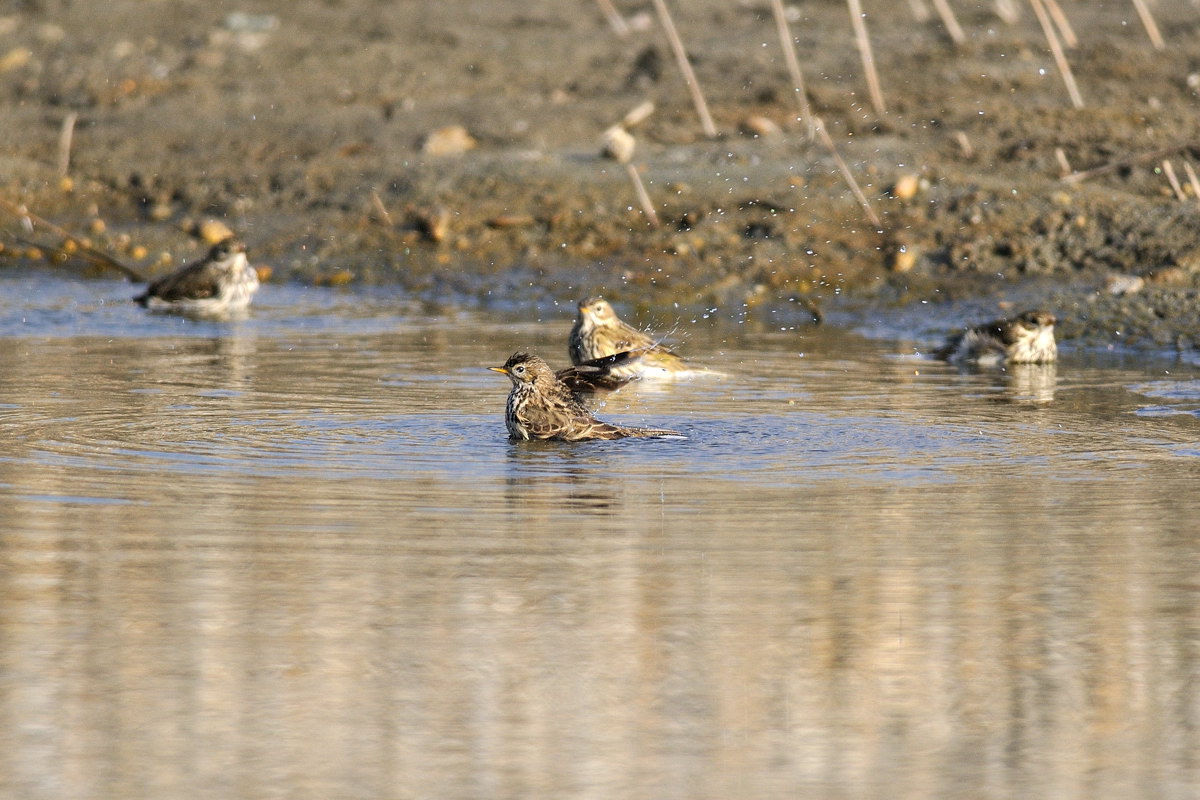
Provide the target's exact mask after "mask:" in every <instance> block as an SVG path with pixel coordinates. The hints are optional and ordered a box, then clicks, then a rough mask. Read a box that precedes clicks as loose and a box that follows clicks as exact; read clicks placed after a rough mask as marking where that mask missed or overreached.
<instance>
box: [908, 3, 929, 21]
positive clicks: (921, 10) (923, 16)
mask: <svg viewBox="0 0 1200 800" xmlns="http://www.w3.org/2000/svg"><path fill="white" fill-rule="evenodd" d="M908 7H909V9H911V10H912V15H913V19H915V20H916V21H917V22H928V21H929V9H928V8H926V7H925V4H924V3H923V2H921V0H908Z"/></svg>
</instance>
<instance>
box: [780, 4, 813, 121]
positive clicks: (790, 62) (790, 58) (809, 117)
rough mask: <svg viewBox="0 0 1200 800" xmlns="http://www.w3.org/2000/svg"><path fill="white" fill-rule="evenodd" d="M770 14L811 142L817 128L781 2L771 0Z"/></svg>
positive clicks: (794, 43) (794, 42)
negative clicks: (773, 19)
mask: <svg viewBox="0 0 1200 800" xmlns="http://www.w3.org/2000/svg"><path fill="white" fill-rule="evenodd" d="M771 12H772V13H773V14H774V15H775V28H776V30H778V31H779V43H780V45H782V46H783V60H784V63H786V64H787V70H788V74H789V75H790V76H791V78H792V90H793V92H794V93H795V95H796V101H797V102H798V103H799V104H800V116H801V117H803V118H804V124H805V125H806V126H807V127H808V139H809V141H812V140H813V139H815V138H816V136H817V126H816V123H815V122H813V113H812V108H811V107H810V106H809V104H808V92H807V91H806V90H805V88H804V75H803V74H802V73H801V72H800V61H799V59H797V58H796V40H795V39H793V38H792V32H791V30H790V29H789V28H788V21H787V16H786V15H785V14H784V12H783V0H771Z"/></svg>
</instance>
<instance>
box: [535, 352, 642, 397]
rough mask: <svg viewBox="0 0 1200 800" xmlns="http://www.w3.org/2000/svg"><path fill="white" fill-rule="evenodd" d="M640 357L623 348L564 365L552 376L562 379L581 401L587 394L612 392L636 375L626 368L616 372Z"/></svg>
mask: <svg viewBox="0 0 1200 800" xmlns="http://www.w3.org/2000/svg"><path fill="white" fill-rule="evenodd" d="M638 358H640V356H639V355H638V354H637V353H634V352H631V351H629V350H625V351H623V352H620V353H614V354H613V355H611V356H605V357H604V358H593V359H591V360H588V361H584V362H583V363H582V364H576V365H574V366H570V367H565V368H563V369H560V370H558V371H557V372H555V373H554V377H556V378H558V379H559V380H560V381H562V382H563V383H564V384H565V385H566V387H567V388H568V389H570V390H571V394H572V395H574V396H575V399H576V400H578V401H580V402H583V400H584V399H585V398H586V397H588V396H589V395H596V394H600V393H602V392H614V391H616V390H617V389H620V388H621V387H622V386H624V385H625V384H627V383H629V382H630V381H632V380H636V379H637V377H638V375H637V373H636V372H632V371H630V370H628V369H625V370H624V371H622V372H620V374H617V371H618V370H621V369H622V368H623V367H628V366H629V365H631V364H633V363H634V362H636V361H637V360H638Z"/></svg>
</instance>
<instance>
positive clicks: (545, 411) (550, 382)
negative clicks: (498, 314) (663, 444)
mask: <svg viewBox="0 0 1200 800" xmlns="http://www.w3.org/2000/svg"><path fill="white" fill-rule="evenodd" d="M488 369H490V370H492V371H493V372H499V373H501V374H503V375H507V376H508V378H509V380H511V381H512V391H511V392H509V394H508V403H507V405H506V406H505V409H504V424H505V427H507V428H508V435H509V437H511V438H513V439H560V440H563V441H567V442H579V441H583V440H586V439H626V438H631V437H636V438H651V437H657V436H682V435H683V434H681V433H679V432H678V431H671V430H665V429H660V428H625V427H622V426H620V425H612V424H610V423H608V422H601V421H600V420H598V419H596V418H595V417H593V416H592V415H591V414H590V413H589V412H588V410H587V409H586V408H584V407H583V406H582V405H581V404H580V402H579V401H578V400H577V399H576V398H575V395H574V394H573V393H572V392H571V389H570V388H568V386H567V384H565V383H563V381H562V380H560V379H559V377H558V376H557V375H555V374H554V370H552V369H550V366H549V365H548V364H547V363H546V362H545V361H543V360H542V359H540V358H538V357H537V356H532V355H529V354H528V353H514V354H513V356H512V358H510V359H508V361H506V362H505V364H504V366H503V367H488Z"/></svg>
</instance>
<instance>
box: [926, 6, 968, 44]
mask: <svg viewBox="0 0 1200 800" xmlns="http://www.w3.org/2000/svg"><path fill="white" fill-rule="evenodd" d="M933 7H934V8H936V9H937V12H938V16H939V17H941V18H942V24H943V25H945V26H946V33H948V34H950V38H951V39H952V40H953V41H954V44H955V45H956V46H961V45H962V44H963V42H965V41H967V35H966V34H965V33H963V29H962V26H961V25H959V24H958V17H956V16H954V9H952V8H951V7H950V4H949V3H948V2H946V0H933Z"/></svg>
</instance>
